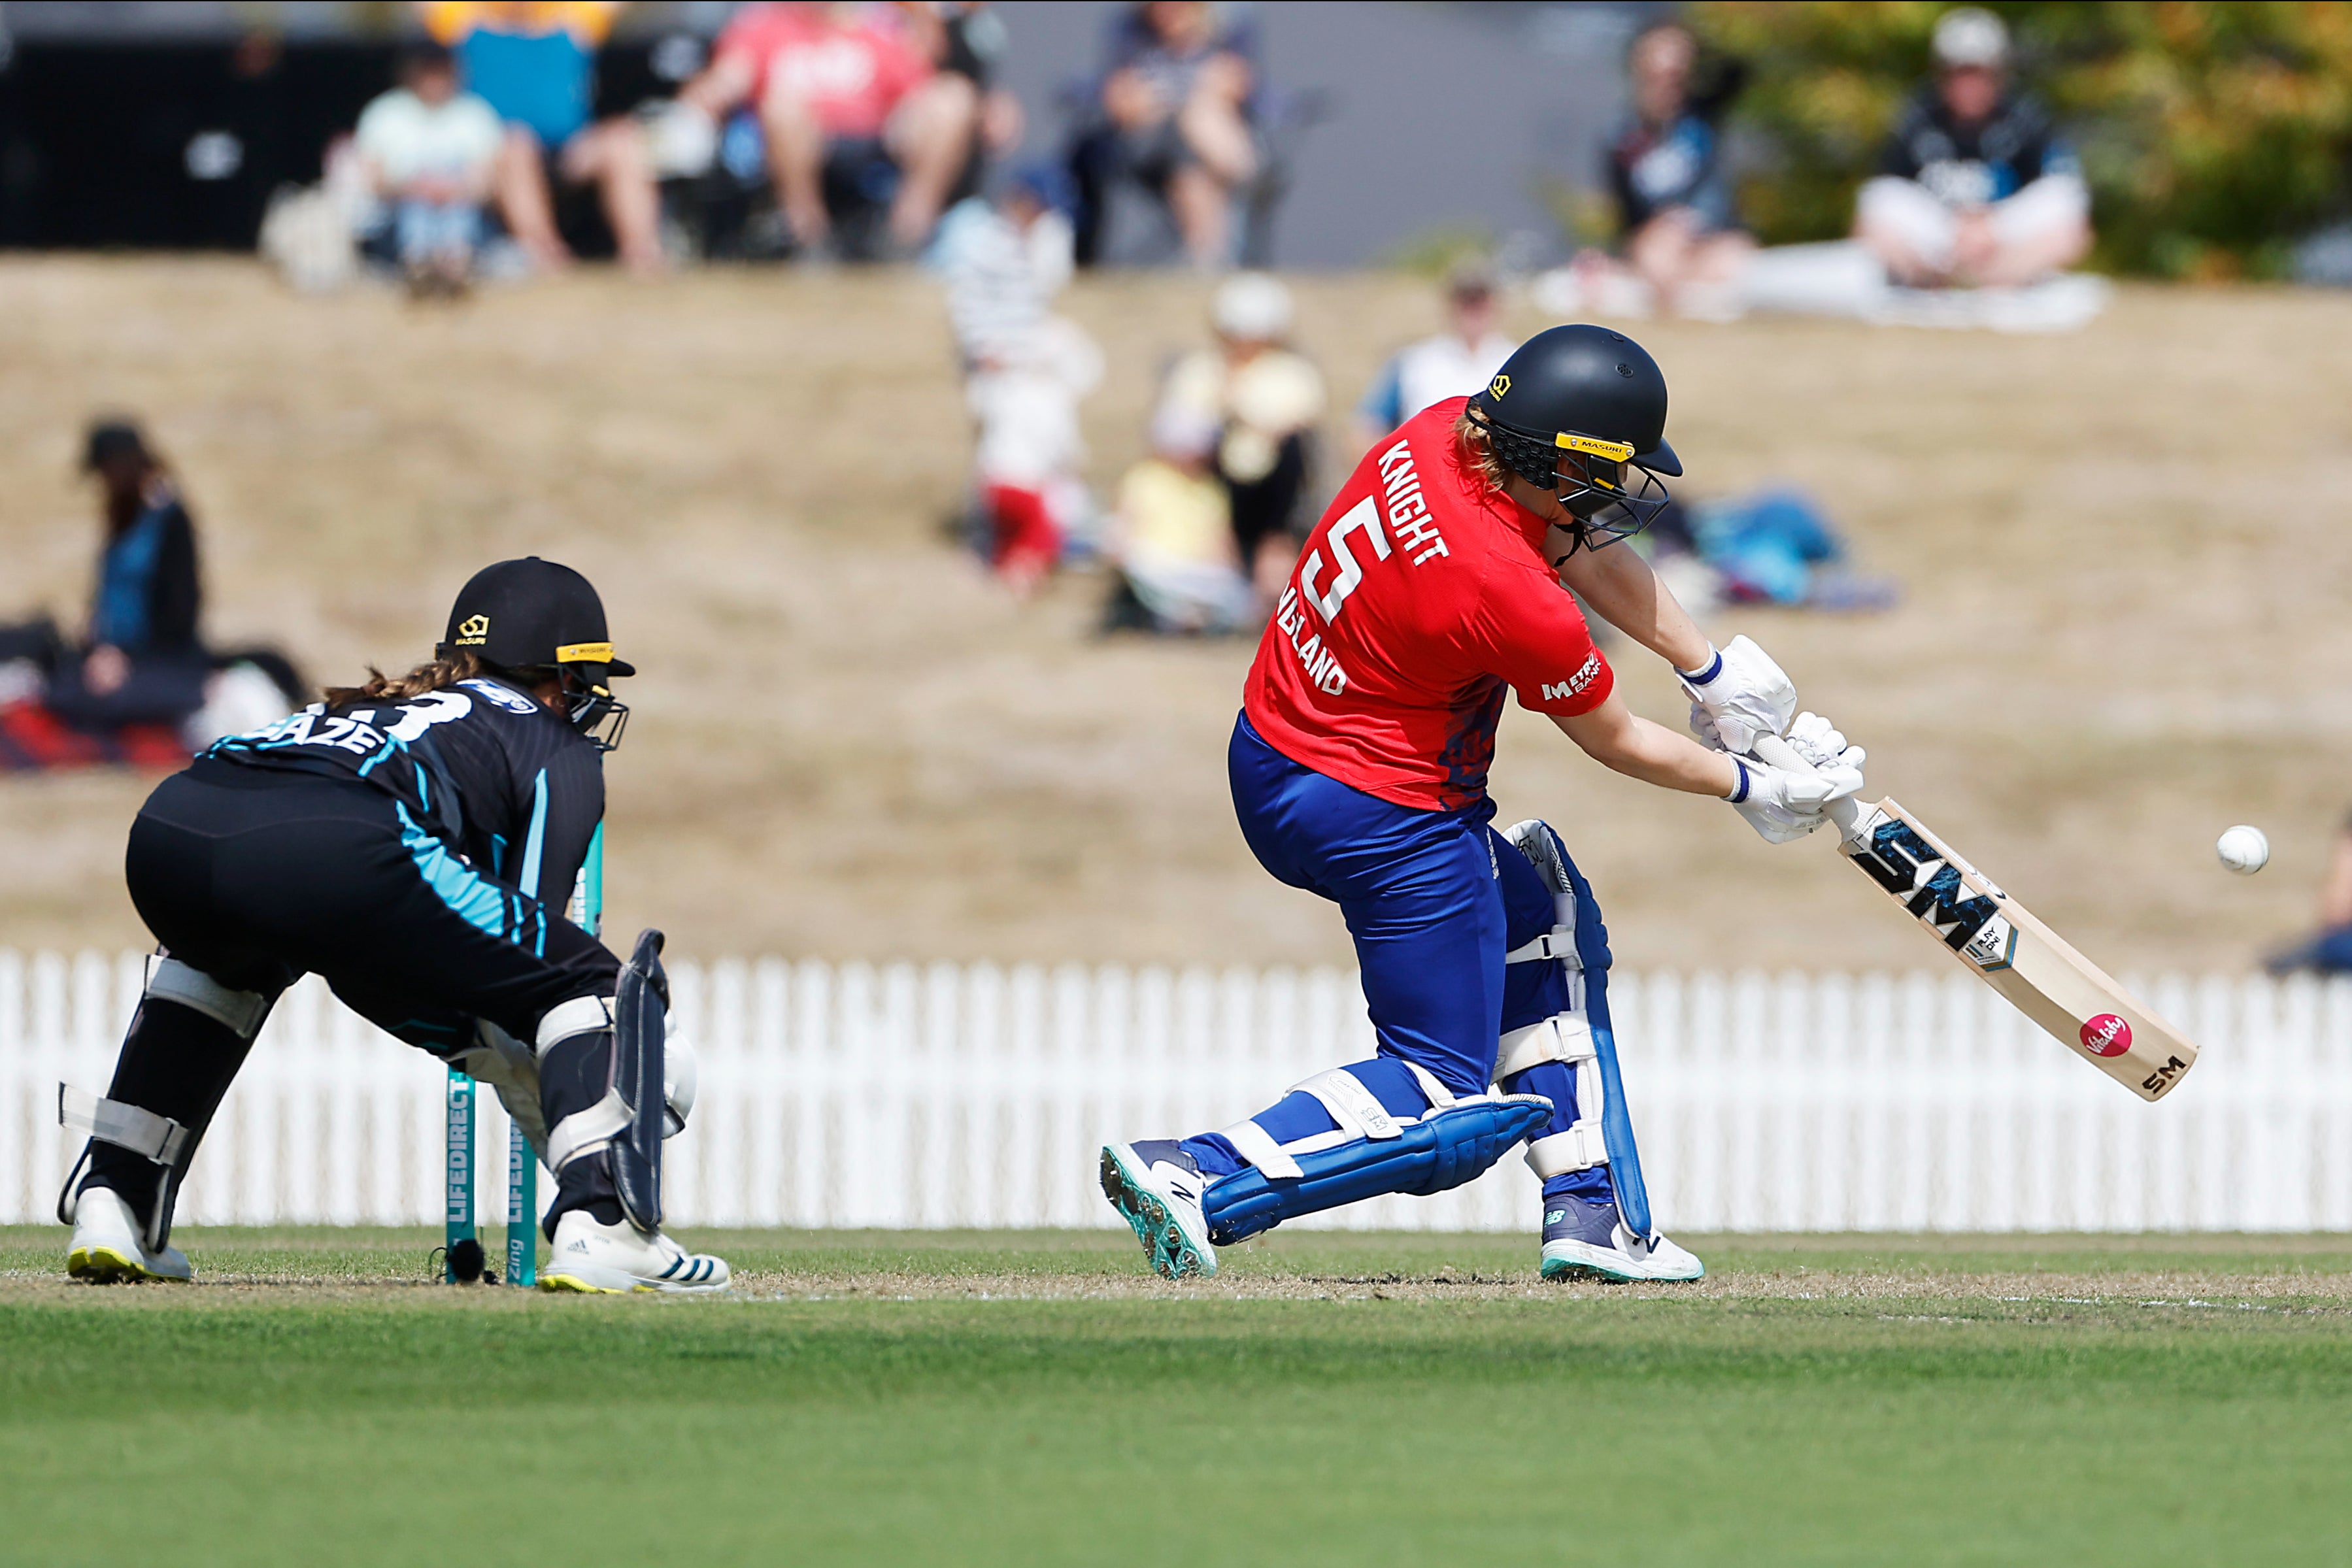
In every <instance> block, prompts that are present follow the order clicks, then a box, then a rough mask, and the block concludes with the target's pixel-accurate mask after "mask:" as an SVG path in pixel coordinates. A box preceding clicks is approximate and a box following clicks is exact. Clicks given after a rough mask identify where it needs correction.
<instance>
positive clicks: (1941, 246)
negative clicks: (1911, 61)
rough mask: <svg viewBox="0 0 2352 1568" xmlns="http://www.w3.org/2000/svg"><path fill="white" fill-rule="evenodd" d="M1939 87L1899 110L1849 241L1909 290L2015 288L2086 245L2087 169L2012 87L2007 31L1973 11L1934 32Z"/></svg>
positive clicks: (1957, 14)
mask: <svg viewBox="0 0 2352 1568" xmlns="http://www.w3.org/2000/svg"><path fill="white" fill-rule="evenodd" d="M1934 47H1935V54H1936V79H1935V81H1934V82H1933V83H1931V84H1929V85H1928V86H1927V88H1926V89H1923V90H1922V91H1921V92H1920V94H1919V96H1918V97H1917V98H1916V99H1914V100H1913V101H1912V103H1911V105H1910V107H1909V108H1908V109H1907V110H1905V112H1904V115H1903V118H1902V120H1900V121H1899V122H1898V123H1897V124H1896V126H1895V134H1894V135H1893V137H1892V138H1891V139H1890V140H1889V141H1888V142H1887V146H1886V151H1885V155H1884V156H1883V158H1882V160H1881V162H1880V165H1879V172H1878V174H1877V176H1876V177H1875V178H1874V179H1872V180H1870V181H1868V182H1866V183H1864V185H1863V187H1862V193H1861V195H1860V196H1859V198H1858V199H1857V201H1856V204H1855V214H1854V233H1855V235H1856V237H1858V238H1860V239H1861V240H1862V241H1863V243H1864V244H1865V245H1867V246H1869V247H1870V249H1871V250H1872V251H1873V252H1874V254H1875V255H1876V256H1878V258H1879V260H1880V261H1882V262H1883V263H1885V267H1886V271H1887V275H1888V277H1891V278H1892V279H1893V280H1894V281H1895V282H1896V283H1899V284H1903V285H1906V286H1907V287H1914V288H1937V287H1954V286H1961V287H1966V286H1993V287H2016V286H2019V285H2022V284H2028V283H2032V282H2035V281H2037V280H2038V279H2041V278H2042V277H2048V276H2049V275H2051V274H2052V273H2055V272H2059V271H2062V270H2063V269H2064V268H2066V267H2071V266H2073V265H2074V263H2075V262H2078V261H2080V260H2081V259H2082V258H2083V257H2084V256H2085V255H2086V254H2088V253H2089V251H2090V248H2091V200H2090V192H2089V190H2088V188H2087V187H2086V186H2085V185H2084V183H2083V172H2082V165H2081V163H2080V162H2078V161H2077V160H2076V158H2075V156H2074V149H2073V148H2072V147H2070V146H2068V145H2067V143H2066V142H2065V141H2064V140H2063V138H2062V137H2061V136H2060V135H2059V134H2058V131H2057V130H2056V128H2055V127H2054V126H2053V124H2052V122H2051V120H2050V116H2049V114H2048V113H2047V111H2045V110H2043V109H2042V106H2041V105H2040V104H2039V103H2037V102H2035V101H2034V100H2033V99H2032V98H2031V97H2029V96H2027V95H2025V94H2023V93H2021V92H2018V91H2016V90H2014V89H2013V88H2012V85H2011V72H2010V41H2009V29H2008V28H2007V27H2006V26H2003V25H2002V24H2001V20H2000V17H1998V16H1994V15H1993V14H1992V13H1991V12H1990V11H1984V10H1979V9H1978V8H1977V7H1976V6H1973V5H1963V6H1961V7H1959V8H1958V9H1957V10H1952V11H1948V12H1946V13H1945V14H1944V16H1942V17H1941V19H1939V20H1938V21H1937V24H1936V32H1935V44H1934Z"/></svg>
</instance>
